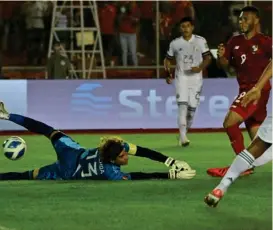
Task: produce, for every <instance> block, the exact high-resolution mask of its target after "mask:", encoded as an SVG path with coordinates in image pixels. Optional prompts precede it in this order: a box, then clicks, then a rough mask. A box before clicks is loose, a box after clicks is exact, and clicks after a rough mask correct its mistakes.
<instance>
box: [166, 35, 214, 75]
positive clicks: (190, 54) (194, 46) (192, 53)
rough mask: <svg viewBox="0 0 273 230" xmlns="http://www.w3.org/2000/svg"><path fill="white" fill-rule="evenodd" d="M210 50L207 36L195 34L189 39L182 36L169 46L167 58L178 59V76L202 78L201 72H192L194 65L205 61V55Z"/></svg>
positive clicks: (176, 73) (176, 70)
mask: <svg viewBox="0 0 273 230" xmlns="http://www.w3.org/2000/svg"><path fill="white" fill-rule="evenodd" d="M209 53H210V50H209V47H208V45H207V41H206V39H205V38H203V37H201V36H198V35H195V34H193V35H192V37H191V39H190V40H189V41H187V40H185V39H184V38H183V37H182V36H181V37H179V38H176V39H174V40H173V41H172V42H171V43H170V46H169V50H168V52H167V58H169V59H172V58H174V57H175V59H176V69H175V75H176V77H179V78H181V77H183V78H184V77H185V78H188V77H190V78H192V77H197V78H200V77H201V78H202V71H201V72H200V73H193V72H191V71H190V70H191V68H192V67H198V66H199V65H200V64H201V63H202V62H203V55H206V54H209Z"/></svg>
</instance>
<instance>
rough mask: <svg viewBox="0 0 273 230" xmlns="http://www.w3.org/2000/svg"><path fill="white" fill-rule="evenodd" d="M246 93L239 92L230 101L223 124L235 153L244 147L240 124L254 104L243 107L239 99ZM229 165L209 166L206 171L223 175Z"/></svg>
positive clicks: (219, 175)
mask: <svg viewBox="0 0 273 230" xmlns="http://www.w3.org/2000/svg"><path fill="white" fill-rule="evenodd" d="M245 94H246V93H245V92H243V93H241V94H240V95H239V96H238V97H237V98H236V99H235V100H234V102H233V103H232V105H231V107H230V109H229V112H228V113H227V115H226V117H225V120H224V123H223V126H224V128H225V130H226V133H227V135H228V137H229V140H230V143H231V146H232V148H233V150H234V152H235V154H239V153H240V152H241V151H242V150H244V149H245V146H244V137H243V134H242V132H241V129H240V125H241V124H242V123H243V122H244V121H245V120H246V119H247V118H248V117H250V116H251V115H252V114H253V113H254V111H255V109H256V106H255V105H253V104H252V105H249V106H248V107H246V108H244V107H242V105H241V99H242V98H243V97H244V95H245ZM228 169H229V167H224V168H211V169H208V170H207V173H208V174H209V175H211V176H217V177H223V176H224V175H225V174H226V172H227V170H228ZM251 173H253V170H252V169H251V170H248V171H247V172H245V173H243V174H242V175H249V174H251Z"/></svg>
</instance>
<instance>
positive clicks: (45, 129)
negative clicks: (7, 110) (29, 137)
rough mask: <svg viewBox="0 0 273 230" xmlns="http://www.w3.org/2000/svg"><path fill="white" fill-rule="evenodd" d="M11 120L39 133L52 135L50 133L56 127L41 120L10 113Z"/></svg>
mask: <svg viewBox="0 0 273 230" xmlns="http://www.w3.org/2000/svg"><path fill="white" fill-rule="evenodd" d="M9 120H10V121H12V122H14V123H15V124H17V125H21V126H23V127H25V128H26V129H28V130H29V131H30V132H33V133H38V134H42V135H45V136H46V137H50V135H51V134H52V133H53V132H54V131H55V129H54V128H52V127H51V126H48V125H46V124H44V123H42V122H40V121H36V120H34V119H31V118H29V117H25V116H22V115H18V114H12V113H11V114H10V115H9Z"/></svg>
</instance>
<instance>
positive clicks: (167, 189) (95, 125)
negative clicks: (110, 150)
mask: <svg viewBox="0 0 273 230" xmlns="http://www.w3.org/2000/svg"><path fill="white" fill-rule="evenodd" d="M69 2H70V1H69ZM62 3H63V2H62V1H58V5H62ZM74 3H75V4H76V5H77V4H79V2H78V1H74V2H73V4H74ZM29 4H38V5H39V7H41V5H43V7H45V8H46V9H47V10H46V12H45V14H44V15H43V17H42V19H43V22H44V25H43V28H39V30H38V31H39V32H38V33H37V30H32V31H30V30H28V28H27V27H26V24H27V22H26V18H28V17H27V16H29V15H32V16H33V15H35V11H34V12H33V11H32V12H30V11H28V9H33V8H29V6H30V5H29ZM119 4H122V3H121V2H114V6H111V7H114V8H115V7H116V8H118V7H119ZM142 4H144V6H143V5H142ZM145 4H148V6H147V5H146V7H145ZM149 4H150V8H149ZM249 4H254V5H256V6H258V7H260V9H261V14H262V26H261V31H262V32H264V33H266V34H268V35H270V36H271V34H272V20H271V17H272V2H265V1H243V2H237V1H236V2H227V1H192V2H191V1H165V2H163V1H162V2H160V3H155V2H152V3H151V2H148V3H147V2H144V3H143V2H135V6H138V7H139V8H140V12H141V13H140V15H141V17H142V18H141V20H140V22H139V24H137V27H136V28H137V30H136V36H137V59H138V65H137V66H134V65H133V63H131V62H129V64H128V66H124V65H123V64H122V60H121V48H120V44H119V42H118V37H116V36H114V38H115V41H116V45H114V46H112V48H113V47H114V48H115V50H112V51H111V50H110V51H111V52H106V53H105V56H106V58H105V69H106V77H107V79H102V78H103V76H102V74H101V73H92V74H91V75H88V76H87V77H86V79H83V75H81V73H80V71H79V72H78V75H77V77H76V78H77V79H65V78H61V77H58V76H56V77H55V79H45V77H46V63H47V59H48V55H47V54H48V48H49V39H50V34H51V32H52V31H51V23H50V22H51V16H52V11H53V9H52V7H53V5H52V1H47V2H39V1H35V2H34V1H33V2H32V1H29V2H26V1H20V2H19V1H17V2H6V1H2V2H0V30H1V33H0V37H1V39H0V41H1V43H0V44H1V52H0V66H1V74H0V76H1V80H0V99H1V100H3V101H5V102H6V105H7V108H8V110H9V111H12V112H15V113H20V114H26V115H29V116H31V117H33V118H36V119H39V120H42V121H44V122H46V123H48V124H50V125H54V126H55V127H57V128H61V129H66V130H67V129H69V130H70V131H72V129H73V131H74V132H78V134H73V135H71V136H72V138H74V139H75V140H76V141H77V142H79V143H81V144H82V145H83V146H88V147H95V146H97V144H98V141H99V137H100V135H101V134H100V133H115V134H118V135H121V136H122V137H123V138H124V139H125V140H128V141H129V142H132V143H136V144H138V145H141V146H147V147H149V148H152V149H156V150H158V151H160V152H163V153H165V154H166V155H169V156H172V157H174V158H176V159H180V160H186V161H187V162H188V163H189V164H190V165H191V166H192V167H193V168H195V169H196V170H197V176H196V178H195V179H193V180H190V181H170V180H166V181H139V182H132V181H123V182H122V183H112V182H109V181H108V182H98V181H95V182H94V181H90V182H88V183H87V182H82V181H73V182H70V181H69V182H58V183H56V182H53V181H40V182H38V181H23V182H17V181H14V182H3V183H1V189H0V196H1V199H0V206H1V215H0V230H38V229H39V230H49V229H52V230H55V229H56V230H62V229H66V230H67V229H69V230H70V229H71V230H74V229H77V230H81V229H83V230H86V229H93V230H101V229H104V230H108V229H109V230H116V229H117V230H120V229H133V230H143V229H145V230H166V229H171V230H176V229H183V230H197V229H198V230H199V229H202V230H230V229H233V230H257V229H261V230H269V229H272V199H271V198H272V183H271V182H272V165H271V164H269V165H266V166H263V167H260V168H257V169H256V170H255V174H253V175H251V177H247V178H242V179H240V180H238V183H236V184H234V186H232V188H231V189H230V192H229V193H228V194H227V196H226V197H225V198H224V199H223V201H222V203H221V204H220V205H219V207H218V208H217V209H216V210H211V209H208V208H207V207H205V205H204V204H203V198H204V196H205V195H206V194H207V193H208V192H209V191H210V190H211V189H212V188H213V186H214V185H216V184H217V183H218V181H219V179H218V178H211V177H209V176H207V175H206V169H207V168H211V167H221V166H226V165H228V164H229V163H230V162H231V161H232V159H233V157H234V154H233V153H232V149H231V147H230V144H229V143H228V137H227V136H226V134H225V133H220V132H217V133H214V132H211V133H208V131H219V130H220V131H221V129H219V128H221V127H222V122H223V118H224V115H225V113H226V111H227V109H228V106H229V104H230V103H231V100H232V99H233V98H234V97H235V96H236V92H237V84H236V80H235V79H234V74H226V73H225V72H223V71H221V70H219V69H218V68H217V67H216V65H215V60H214V61H213V64H212V65H211V66H210V67H209V68H208V70H207V71H205V73H204V75H205V81H204V87H203V93H202V95H201V103H200V108H199V109H198V112H197V116H196V119H195V121H194V124H193V131H198V132H197V133H190V134H189V139H190V140H191V145H190V146H189V147H188V148H181V147H179V146H177V133H178V130H177V129H175V127H176V105H175V103H174V88H173V86H168V85H166V84H165V81H164V79H163V78H164V71H162V70H163V68H162V58H164V54H163V53H164V52H163V51H164V47H166V44H167V43H168V41H169V39H171V38H172V36H175V27H173V26H174V25H175V23H173V22H175V20H177V16H179V17H180V16H181V15H180V14H181V12H184V11H183V9H184V8H185V7H188V11H187V12H190V13H192V12H194V15H195V19H196V23H197V24H196V33H198V34H200V35H202V36H204V37H206V39H207V41H208V43H209V46H210V48H211V51H212V53H213V54H214V55H215V49H216V47H217V45H218V43H220V42H224V41H226V40H227V38H228V37H230V36H232V34H234V33H236V32H238V28H236V26H235V24H236V21H237V19H238V9H240V8H241V7H242V6H245V5H249ZM39 7H38V8H39ZM101 7H102V8H103V7H104V6H103V4H102V3H101V2H98V13H102V12H100V10H101ZM111 7H110V8H111ZM147 7H148V8H147ZM180 7H181V8H180ZM34 9H35V7H34ZM39 9H41V8H39ZM111 9H112V8H111ZM152 9H154V10H152ZM176 9H177V11H178V14H175V11H176ZM75 10H77V9H75ZM107 12H108V11H107ZM68 13H69V12H68ZM74 13H75V15H77V16H79V15H78V14H77V12H74ZM59 16H62V20H64V21H62V22H63V23H64V22H65V21H66V19H65V17H63V15H59ZM68 16H69V14H68ZM106 16H107V14H106ZM86 17H87V19H88V16H86ZM158 17H160V18H158ZM172 17H174V18H172ZM102 18H103V17H102ZM106 18H107V17H106ZM78 19H79V18H78ZM89 19H90V18H89ZM107 19H108V18H107ZM73 20H74V18H73V17H69V21H73ZM172 20H173V22H171V21H172ZM75 21H77V20H75ZM108 21H110V20H108ZM147 21H148V22H150V23H152V24H150V27H148V28H150V29H151V28H153V29H151V31H152V32H153V33H152V34H154V35H155V36H154V40H153V41H154V42H151V41H150V40H148V43H147V40H146V41H145V39H146V37H147V36H146V35H147V34H146V33H145V31H147V27H146V28H145V25H146V24H145V23H144V22H147ZM89 22H90V21H89ZM90 23H91V24H92V20H91V22H90ZM143 23H144V28H143ZM74 26H77V25H74ZM35 31H36V32H35ZM29 32H30V33H29ZM101 32H102V31H101ZM116 32H117V31H114V35H116ZM171 32H173V33H171ZM30 34H31V35H32V36H30ZM72 34H73V33H72ZM37 35H38V37H39V39H37ZM33 36H34V37H33ZM149 36H150V39H153V36H152V35H151V33H150V34H149ZM64 37H66V36H64ZM54 42H55V41H54ZM71 42H72V43H73V42H75V41H74V40H73V39H69V40H68V41H66V40H64V41H63V43H64V45H68V46H69V44H71ZM145 42H146V43H145ZM33 44H35V46H34V48H35V49H36V50H35V52H34V56H31V54H33V50H32V49H33V46H32V45H33ZM73 48H74V47H73ZM110 48H111V47H110ZM86 49H87V50H88V51H90V47H86ZM105 51H107V49H104V52H105ZM109 53H111V55H110V54H109ZM83 55H84V58H86V68H88V67H89V66H88V65H89V61H90V56H89V55H88V53H87V52H86V53H84V54H83ZM107 55H109V56H107ZM68 57H69V60H70V61H71V63H72V64H73V66H74V68H75V70H77V69H80V68H81V64H82V58H83V56H82V55H68ZM99 68H101V60H100V56H99V55H96V65H95V66H94V69H95V70H96V69H99ZM70 78H75V77H70ZM269 110H270V111H271V110H272V107H271V101H270V103H269ZM80 112H83V113H80ZM90 130H92V131H93V132H94V134H86V133H84V131H90ZM145 130H146V131H148V133H145V134H144V133H142V132H144V131H145ZM21 131H24V130H21V128H20V127H19V126H16V125H13V124H11V123H10V122H6V121H1V122H0V133H1V134H2V135H1V136H0V142H1V143H2V142H3V141H4V140H5V139H6V138H7V137H8V135H21V134H23V133H22V132H21ZM169 131H170V132H172V133H167V132H169ZM200 131H201V133H200ZM149 132H154V133H153V134H152V133H149ZM125 133H127V134H125ZM25 134H26V133H24V136H23V138H24V139H25V140H26V142H27V147H28V151H27V154H26V155H25V157H24V158H23V159H22V160H20V161H15V162H13V161H10V160H8V159H5V158H4V156H2V157H1V159H0V168H1V172H7V171H25V170H29V169H33V168H37V167H40V166H43V165H45V164H50V163H52V162H54V161H55V160H56V155H55V153H54V150H53V148H52V146H51V144H50V142H48V140H46V139H45V138H44V137H42V136H40V135H25ZM245 140H246V141H245V143H246V145H247V144H248V143H249V138H248V136H247V135H246V134H245ZM166 170H167V169H166V167H165V166H164V165H161V164H158V163H156V162H151V161H149V160H147V159H142V158H132V159H130V163H129V165H128V166H126V167H124V171H126V172H132V171H144V172H154V171H160V172H166Z"/></svg>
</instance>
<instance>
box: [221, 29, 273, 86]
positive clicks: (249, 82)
mask: <svg viewBox="0 0 273 230" xmlns="http://www.w3.org/2000/svg"><path fill="white" fill-rule="evenodd" d="M271 57H272V38H270V37H268V36H265V35H263V34H260V33H258V34H256V35H255V36H254V37H252V38H251V39H249V40H247V39H246V38H245V36H244V35H237V36H233V37H232V38H231V39H230V40H229V41H228V43H227V45H226V51H225V58H226V59H227V60H228V61H229V63H230V65H231V66H232V67H234V69H235V71H236V73H237V81H238V83H239V86H240V88H245V89H249V88H252V87H253V86H254V85H255V84H256V83H257V81H258V80H259V78H260V76H261V75H262V73H263V71H264V69H265V68H266V66H267V65H268V63H269V61H270V59H271ZM268 87H269V88H270V84H268V85H267V86H266V88H268Z"/></svg>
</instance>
